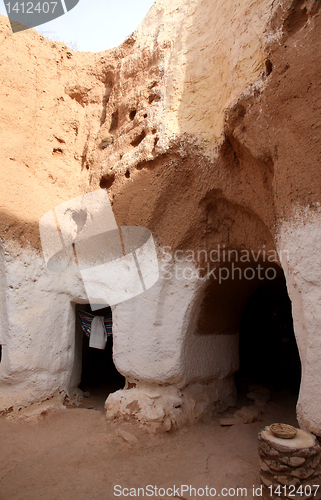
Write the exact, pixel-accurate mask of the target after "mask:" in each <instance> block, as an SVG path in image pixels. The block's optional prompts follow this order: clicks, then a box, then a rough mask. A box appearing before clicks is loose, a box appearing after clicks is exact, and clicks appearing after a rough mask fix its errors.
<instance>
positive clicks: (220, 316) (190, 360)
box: [183, 253, 301, 421]
mask: <svg viewBox="0 0 321 500" xmlns="http://www.w3.org/2000/svg"><path fill="white" fill-rule="evenodd" d="M227 255H228V254H227ZM237 257H238V260H236V261H234V262H233V261H225V262H222V263H220V266H218V267H216V268H215V270H214V271H213V273H212V275H211V276H209V279H208V280H207V281H206V282H205V283H204V286H203V287H202V288H201V289H200V290H199V294H198V296H197V298H196V300H195V302H194V304H193V309H192V310H191V315H190V318H191V319H190V323H189V326H188V329H187V333H186V337H185V345H184V351H183V352H184V356H183V362H184V372H185V376H186V380H188V382H189V383H191V382H198V381H203V383H204V382H209V383H212V382H213V381H221V380H224V379H225V380H231V378H232V379H234V378H235V383H236V388H237V394H238V403H237V405H238V406H243V405H245V406H248V405H251V404H252V402H250V400H249V398H248V397H247V395H248V394H249V393H250V392H252V393H253V391H256V390H262V387H263V388H265V389H269V393H270V396H271V408H272V407H273V408H274V410H275V411H277V412H279V413H278V416H277V414H276V413H275V415H274V417H275V418H282V416H284V418H287V416H289V418H290V419H292V420H293V421H294V420H295V407H296V402H297V396H298V393H299V388H300V381H301V361H300V357H299V353H298V347H297V343H296V338H295V335H294V329H293V320H292V310H291V301H290V299H289V297H288V294H287V288H286V282H285V277H284V273H283V270H282V268H281V267H280V265H279V264H278V263H277V262H275V261H272V262H270V261H268V260H267V259H266V258H265V257H264V259H263V258H261V259H255V260H254V259H250V258H249V260H247V261H244V262H241V261H240V258H239V257H240V253H239V254H238V255H237ZM224 397H225V396H224ZM226 401H228V400H227V399H226ZM223 406H224V405H223ZM274 410H273V411H274ZM267 411H270V410H268V408H267ZM271 411H272V410H271ZM280 415H281V416H280Z"/></svg>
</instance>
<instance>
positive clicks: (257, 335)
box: [236, 273, 301, 397]
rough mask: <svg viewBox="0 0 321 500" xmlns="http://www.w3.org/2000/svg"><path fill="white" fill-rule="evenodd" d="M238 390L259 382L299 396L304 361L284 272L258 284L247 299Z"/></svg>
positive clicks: (244, 311)
mask: <svg viewBox="0 0 321 500" xmlns="http://www.w3.org/2000/svg"><path fill="white" fill-rule="evenodd" d="M239 353H240V369H239V372H238V373H237V375H236V383H237V387H238V389H239V390H241V389H242V387H243V388H244V389H248V387H246V385H251V384H258V385H262V386H264V387H267V388H268V389H269V390H270V391H271V393H280V392H283V393H284V392H289V393H291V394H293V395H294V396H296V397H297V396H298V394H299V389H300V381H301V361H300V356H299V351H298V347H297V343H296V338H295V334H294V328H293V319H292V308H291V301H290V299H289V296H288V293H287V288H286V282H285V278H284V275H283V273H282V275H279V276H278V277H277V278H276V279H274V280H273V281H270V282H267V283H266V282H265V283H263V284H262V285H261V286H259V287H258V288H257V289H256V290H255V292H254V293H252V295H251V296H250V297H249V299H248V300H247V302H246V304H245V307H244V309H243V314H242V317H241V322H240V348H239Z"/></svg>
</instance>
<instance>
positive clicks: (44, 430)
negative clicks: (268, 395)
mask: <svg viewBox="0 0 321 500" xmlns="http://www.w3.org/2000/svg"><path fill="white" fill-rule="evenodd" d="M240 404H242V402H240ZM90 406H92V407H93V408H91V409H87V408H77V409H68V408H67V409H65V410H60V411H53V412H51V413H48V414H46V415H44V416H43V417H41V419H40V420H38V421H34V422H30V421H29V422H28V421H10V420H9V421H8V420H7V419H4V418H2V419H1V420H0V436H1V439H0V477H1V480H0V500H58V499H59V500H73V499H75V500H88V499H90V500H96V499H97V500H98V499H99V500H102V499H103V500H112V499H113V498H126V494H128V497H135V495H134V494H135V493H136V496H137V497H138V496H139V495H138V491H137V488H145V487H146V486H147V485H151V486H153V488H154V487H155V486H157V487H158V488H172V487H173V486H176V487H178V488H179V489H178V490H177V491H173V492H172V491H171V490H169V491H168V492H167V493H168V494H167V495H165V494H164V493H165V492H164V491H163V490H160V491H159V492H156V491H155V489H149V498H154V499H160V498H163V499H167V500H169V499H170V498H183V499H186V500H192V499H196V498H201V496H197V494H196V495H195V492H194V491H193V490H192V491H185V490H184V489H183V490H181V489H180V486H181V485H186V486H192V487H194V488H204V489H205V488H206V486H208V487H209V488H216V490H217V496H218V495H220V496H223V494H222V492H221V488H241V487H245V488H247V492H246V494H245V492H243V497H246V498H248V499H252V498H254V497H255V495H253V485H254V486H255V487H257V486H259V477H258V452H257V448H258V440H257V435H258V432H259V431H260V430H261V429H262V428H263V427H264V426H265V425H268V424H271V423H272V422H275V421H281V422H286V423H290V424H292V425H296V426H297V421H296V418H295V398H294V397H292V396H286V397H285V395H284V394H281V393H280V394H275V395H274V396H272V399H271V401H270V402H269V403H268V406H267V407H266V410H265V412H264V414H263V417H262V421H260V422H255V423H252V424H239V425H235V426H232V427H221V426H220V425H219V418H220V416H215V417H213V418H212V419H211V420H209V421H208V422H203V423H199V424H197V425H195V426H193V427H187V428H184V429H182V430H180V431H176V432H171V433H168V434H158V435H151V434H149V433H148V432H146V430H144V429H142V428H139V427H138V426H137V425H135V424H131V423H119V422H118V423H109V422H107V421H106V420H105V418H104V414H103V412H102V411H101V410H99V409H97V408H96V409H95V407H97V404H95V400H94V402H91V403H90V400H88V407H90ZM98 406H99V405H98ZM228 413H229V412H227V414H228ZM230 413H231V412H230ZM124 431H125V433H126V432H127V433H129V434H130V435H129V436H128V435H127V434H123V435H122V432H124ZM135 438H136V439H135ZM126 439H127V440H129V441H130V442H128V441H127V440H126ZM116 485H119V488H118V489H116V490H114V487H115V486H116ZM120 487H121V488H122V489H123V488H136V490H128V491H127V490H124V491H123V493H124V494H119V493H120V492H121V490H120ZM114 493H116V494H117V495H118V496H116V495H115V494H114ZM139 493H140V497H143V495H142V491H139ZM147 493H148V491H147V490H146V491H145V498H146V497H147V498H148V496H147ZM152 493H153V494H154V496H152V495H151V494H152ZM172 493H173V494H172ZM199 493H202V491H201V490H200V492H199ZM211 493H212V494H213V493H214V490H212V491H211ZM224 493H226V492H225V491H224ZM231 493H233V491H232V492H231ZM130 494H131V495H130ZM235 496H237V495H236V494H235ZM238 496H241V493H239V495H238ZM208 497H209V490H208ZM232 497H234V496H233V494H231V495H227V496H226V498H232ZM203 498H206V490H205V492H204V496H203Z"/></svg>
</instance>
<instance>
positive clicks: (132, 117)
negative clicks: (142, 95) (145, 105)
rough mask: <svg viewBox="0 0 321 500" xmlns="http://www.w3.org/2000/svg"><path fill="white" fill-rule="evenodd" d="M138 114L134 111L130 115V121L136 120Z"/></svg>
mask: <svg viewBox="0 0 321 500" xmlns="http://www.w3.org/2000/svg"><path fill="white" fill-rule="evenodd" d="M136 113H137V111H136V109H133V110H132V111H131V112H130V113H129V119H130V120H133V119H134V118H135V116H136Z"/></svg>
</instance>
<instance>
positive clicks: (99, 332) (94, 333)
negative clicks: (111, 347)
mask: <svg viewBox="0 0 321 500" xmlns="http://www.w3.org/2000/svg"><path fill="white" fill-rule="evenodd" d="M106 342H107V332H106V328H105V324H104V316H94V318H93V320H92V323H91V331H90V339H89V347H93V348H94V349H105V346H106Z"/></svg>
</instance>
